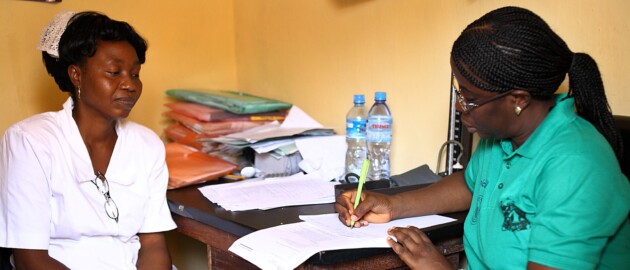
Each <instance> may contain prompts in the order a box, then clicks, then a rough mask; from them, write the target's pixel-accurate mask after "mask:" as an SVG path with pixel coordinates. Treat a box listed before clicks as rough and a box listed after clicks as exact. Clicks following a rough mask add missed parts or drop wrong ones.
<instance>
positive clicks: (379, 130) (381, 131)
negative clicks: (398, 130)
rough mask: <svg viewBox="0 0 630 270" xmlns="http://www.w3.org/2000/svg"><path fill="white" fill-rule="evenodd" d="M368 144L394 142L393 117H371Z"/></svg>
mask: <svg viewBox="0 0 630 270" xmlns="http://www.w3.org/2000/svg"><path fill="white" fill-rule="evenodd" d="M367 141H368V142H375V143H379V142H391V141H392V117H391V116H386V115H374V116H369V117H368V121H367Z"/></svg>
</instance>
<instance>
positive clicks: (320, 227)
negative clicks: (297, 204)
mask: <svg viewBox="0 0 630 270" xmlns="http://www.w3.org/2000/svg"><path fill="white" fill-rule="evenodd" d="M300 219H302V220H304V221H305V222H299V223H293V224H287V225H280V226H276V227H271V228H269V229H264V230H259V231H256V232H253V233H250V234H248V235H246V236H244V237H241V238H239V239H238V240H236V242H234V243H233V244H232V246H230V248H229V251H231V252H234V253H235V254H236V255H238V256H240V257H242V258H243V259H245V260H248V261H249V262H251V263H253V264H255V265H256V266H258V267H260V268H261V269H294V268H296V267H298V266H299V265H300V264H301V263H302V262H304V261H306V260H307V259H308V258H309V257H311V256H312V255H313V254H316V253H317V252H320V251H326V250H339V249H353V248H388V247H389V245H388V244H387V241H386V239H387V236H388V235H387V230H388V229H389V228H391V227H394V226H397V227H406V226H408V225H411V226H416V227H418V228H426V227H430V226H435V225H438V224H443V223H448V222H451V221H455V219H452V218H449V217H444V216H439V215H429V216H423V217H414V218H405V219H398V220H394V221H391V222H388V223H382V224H376V223H371V224H370V225H369V226H366V227H361V228H357V229H353V230H350V228H348V227H346V226H344V225H343V224H342V223H341V222H340V221H339V219H338V218H337V214H324V215H314V216H300Z"/></svg>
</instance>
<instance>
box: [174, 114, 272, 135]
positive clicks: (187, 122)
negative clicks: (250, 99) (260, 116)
mask: <svg viewBox="0 0 630 270" xmlns="http://www.w3.org/2000/svg"><path fill="white" fill-rule="evenodd" d="M164 115H165V116H166V117H169V118H171V119H173V120H175V121H177V122H179V123H181V124H182V125H184V126H186V127H187V128H189V129H191V130H193V131H195V132H197V133H200V134H203V135H206V137H218V136H222V135H225V134H230V133H236V132H241V131H243V130H246V129H250V128H253V127H257V126H260V125H264V124H266V123H268V122H266V121H240V120H239V121H231V120H226V121H215V122H203V121H199V120H197V119H195V118H192V117H189V116H186V115H184V114H182V113H178V112H176V111H168V112H165V113H164Z"/></svg>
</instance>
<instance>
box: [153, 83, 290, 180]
mask: <svg viewBox="0 0 630 270" xmlns="http://www.w3.org/2000/svg"><path fill="white" fill-rule="evenodd" d="M166 94H167V95H168V96H171V97H173V98H175V99H176V100H175V101H172V102H168V103H166V104H165V106H166V107H167V108H168V109H169V110H168V111H166V112H165V113H164V116H165V117H167V118H168V119H170V120H172V121H173V123H172V124H171V125H169V126H168V127H167V128H166V129H165V130H164V133H165V135H166V137H167V138H168V139H169V140H170V142H172V143H178V144H182V145H187V146H190V147H192V148H194V149H196V150H197V151H199V153H197V154H196V155H207V156H212V157H213V158H217V159H215V160H213V159H207V160H205V163H198V164H185V163H187V162H169V164H168V166H169V170H170V171H171V172H178V171H181V170H179V169H180V168H179V167H182V166H188V167H187V168H186V170H190V168H189V167H190V166H206V167H208V166H210V165H212V164H209V163H219V161H220V160H221V161H228V162H230V163H232V164H235V166H233V167H230V168H229V170H232V171H233V170H236V169H239V168H240V167H242V166H243V164H247V165H251V162H250V161H249V160H251V159H253V156H252V157H251V158H250V157H245V151H242V150H243V149H239V151H234V149H230V150H229V151H225V148H224V147H222V145H221V143H217V142H213V141H211V139H212V138H216V137H219V136H223V135H228V134H232V133H238V132H242V131H246V130H248V129H251V128H254V127H261V126H264V125H266V124H272V123H273V124H278V123H281V122H283V121H284V120H285V118H286V116H287V113H288V109H289V108H290V107H291V106H292V105H291V104H289V103H286V102H282V101H277V100H272V99H267V98H263V97H257V96H253V95H249V94H245V93H240V92H234V91H212V90H205V91H202V90H182V89H171V90H167V91H166ZM222 150H223V151H222ZM179 153H180V152H178V151H171V152H170V153H169V152H167V160H169V159H170V160H171V161H172V160H175V159H174V155H176V154H179ZM169 154H170V155H171V156H169ZM211 167H212V166H210V167H208V168H200V171H204V172H205V173H206V174H207V175H204V177H201V178H197V179H184V178H185V177H186V176H185V175H184V176H181V175H178V176H177V177H175V176H174V175H171V181H172V182H173V183H177V184H172V185H170V186H169V187H170V188H177V187H180V186H182V185H187V184H188V183H196V182H199V181H205V180H209V178H213V177H214V178H216V177H217V176H223V175H226V174H228V173H229V172H228V171H229V170H226V168H227V167H226V166H224V164H221V166H215V168H216V169H217V171H216V173H214V174H213V172H212V170H210V168H211ZM219 169H220V170H219Z"/></svg>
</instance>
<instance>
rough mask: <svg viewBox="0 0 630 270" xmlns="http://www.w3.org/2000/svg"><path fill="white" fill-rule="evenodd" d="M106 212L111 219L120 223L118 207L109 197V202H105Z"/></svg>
mask: <svg viewBox="0 0 630 270" xmlns="http://www.w3.org/2000/svg"><path fill="white" fill-rule="evenodd" d="M105 212H106V213H107V216H108V217H109V218H112V219H115V220H116V221H118V206H116V203H115V202H114V200H112V198H111V197H107V200H105Z"/></svg>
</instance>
